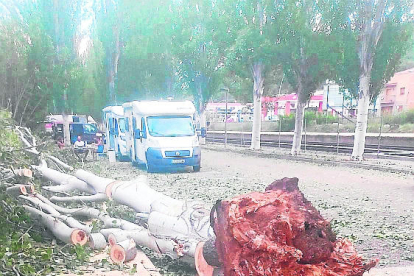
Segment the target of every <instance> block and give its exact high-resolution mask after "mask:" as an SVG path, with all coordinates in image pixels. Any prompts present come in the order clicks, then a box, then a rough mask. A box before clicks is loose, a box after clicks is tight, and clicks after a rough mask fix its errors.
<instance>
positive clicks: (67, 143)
mask: <svg viewBox="0 0 414 276" xmlns="http://www.w3.org/2000/svg"><path fill="white" fill-rule="evenodd" d="M63 141H64V142H65V146H67V147H70V146H71V142H70V130H69V116H68V115H67V114H66V113H65V112H64V113H63Z"/></svg>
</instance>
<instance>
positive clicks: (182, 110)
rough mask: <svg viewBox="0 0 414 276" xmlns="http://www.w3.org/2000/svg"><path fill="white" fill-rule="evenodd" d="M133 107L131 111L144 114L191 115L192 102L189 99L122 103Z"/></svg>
mask: <svg viewBox="0 0 414 276" xmlns="http://www.w3.org/2000/svg"><path fill="white" fill-rule="evenodd" d="M122 106H123V108H124V109H125V108H131V107H132V108H133V112H134V113H137V114H142V115H145V116H151V115H193V114H194V113H195V111H196V110H195V107H194V104H193V103H192V102H190V101H180V102H178V101H133V102H129V103H125V104H123V105H122Z"/></svg>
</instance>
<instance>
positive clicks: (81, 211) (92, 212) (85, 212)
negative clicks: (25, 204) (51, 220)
mask: <svg viewBox="0 0 414 276" xmlns="http://www.w3.org/2000/svg"><path fill="white" fill-rule="evenodd" d="M35 197H37V198H39V199H40V200H41V201H43V202H44V203H46V204H48V205H50V206H52V207H53V208H54V209H55V210H57V211H58V212H60V213H63V214H68V215H72V216H81V217H87V218H98V217H99V215H100V213H101V212H100V211H99V210H98V209H95V208H91V207H87V206H84V207H81V208H75V209H70V208H64V207H61V206H59V205H56V204H54V203H52V202H51V201H50V200H49V199H47V198H45V197H44V196H42V195H41V194H35Z"/></svg>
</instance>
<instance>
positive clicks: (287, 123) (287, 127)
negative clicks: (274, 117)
mask: <svg viewBox="0 0 414 276" xmlns="http://www.w3.org/2000/svg"><path fill="white" fill-rule="evenodd" d="M280 120H282V123H281V130H282V131H293V130H295V114H290V115H284V116H280Z"/></svg>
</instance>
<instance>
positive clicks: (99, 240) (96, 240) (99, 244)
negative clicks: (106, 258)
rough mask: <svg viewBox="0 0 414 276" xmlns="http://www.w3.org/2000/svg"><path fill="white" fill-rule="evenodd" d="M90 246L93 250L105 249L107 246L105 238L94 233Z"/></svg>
mask: <svg viewBox="0 0 414 276" xmlns="http://www.w3.org/2000/svg"><path fill="white" fill-rule="evenodd" d="M89 246H90V247H91V248H92V249H98V250H99V249H104V248H105V247H106V246H107V243H106V239H105V236H104V235H102V234H101V233H92V234H90V235H89Z"/></svg>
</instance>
